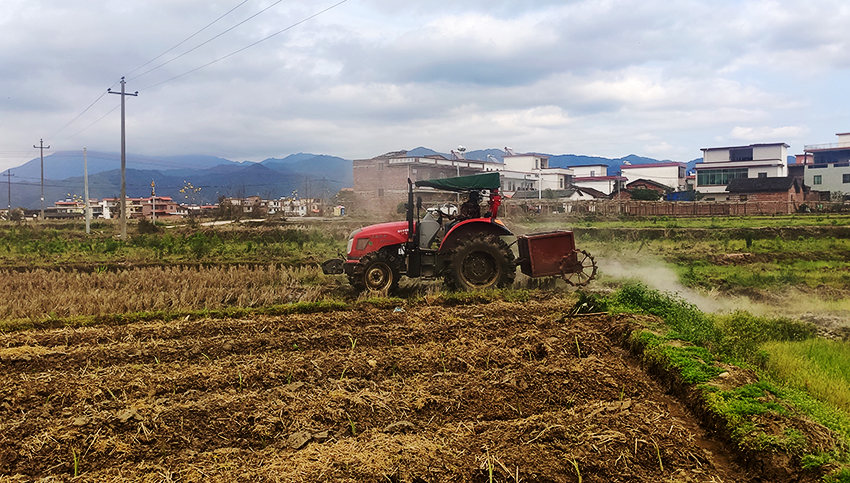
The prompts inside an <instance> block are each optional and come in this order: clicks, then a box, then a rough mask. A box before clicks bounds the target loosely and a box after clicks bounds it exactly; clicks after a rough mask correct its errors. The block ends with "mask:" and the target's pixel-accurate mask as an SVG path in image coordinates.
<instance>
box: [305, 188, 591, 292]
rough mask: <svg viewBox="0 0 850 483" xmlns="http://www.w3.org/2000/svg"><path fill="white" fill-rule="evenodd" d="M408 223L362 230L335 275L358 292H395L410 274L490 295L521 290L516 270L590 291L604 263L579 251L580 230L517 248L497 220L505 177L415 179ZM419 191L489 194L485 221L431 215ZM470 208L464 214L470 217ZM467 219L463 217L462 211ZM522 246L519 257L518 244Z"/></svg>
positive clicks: (335, 262)
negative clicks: (344, 277) (516, 283)
mask: <svg viewBox="0 0 850 483" xmlns="http://www.w3.org/2000/svg"><path fill="white" fill-rule="evenodd" d="M407 184H408V196H407V203H406V205H405V208H406V210H405V211H406V213H407V217H406V218H407V219H406V221H398V222H389V223H380V224H377V225H371V226H367V227H364V228H360V229H357V230H354V231H353V232H352V233H351V235H350V236H349V238H348V248H347V253H346V255H345V258H334V259H331V260H328V261H326V262H324V263H323V264H322V271H323V272H324V273H325V274H328V275H339V274H343V273H344V274H346V275H347V276H348V280H349V282H350V283H351V285H352V286H353V287H354V288H355V289H356V290H358V291H386V292H393V291H394V290H395V289H396V288H397V287H398V283H399V279H400V278H401V276H402V275H404V276H407V277H410V278H421V279H424V280H436V279H438V278H440V277H442V279H443V281H444V283H445V284H446V285H447V286H448V287H450V288H451V289H453V290H468V291H472V290H483V289H491V288H501V287H508V286H510V285H512V284H513V281H514V278H515V276H516V268H517V266H519V267H520V268H521V271H522V272H523V273H524V274H526V275H528V276H530V277H558V276H559V277H561V278H563V279H564V280H565V281H566V282H567V283H569V284H571V285H587V284H588V283H589V282H590V281H591V280H592V279H593V278H594V277H595V276H596V270H597V267H596V262H595V260H594V259H593V257H592V256H591V255H590V254H589V253H587V252H586V251H584V250H576V248H575V240H574V237H573V232H572V231H553V232H545V233H537V234H531V235H523V236H519V237H517V238H516V241H514V242H513V243H511V244H510V245H509V244H508V243H507V242H506V241H505V238H506V237H513V236H514V235H513V233H511V231H510V230H509V229H508V228H507V227H506V226H505V224H504V223H503V222H502V221H501V220H499V219H498V218H497V215H498V213H499V207H500V206H501V195H500V194H499V187H500V177H499V173H497V172H490V173H483V174H476V175H470V176H458V177H454V178H440V179H431V180H421V181H416V182H415V183H414V182H412V181H411V180H410V179H408V180H407ZM414 184H415V186H416V187H418V188H433V189H437V190H443V191H453V192H459V193H467V194H468V196H469V197H470V200H471V199H473V195H474V194H475V193H481V192H487V193H488V194H489V202H488V207H489V211H488V212H486V213H485V214H484V215H483V216H482V215H481V214H480V213H478V214H477V216H474V217H472V218H468V219H458V216H456V215H450V214H448V213H444V212H443V211H441V209H439V208H428V209H426V210H424V211H425V214H424V215H423V216H421V217H420V215H421V212H422V211H423V207H422V198H421V197H418V198H417V201H416V204H415V205H414V202H413V195H414V189H413V188H414ZM462 211H463V210H461V212H462ZM461 214H463V213H461ZM514 243H516V244H517V245H518V252H519V258H517V257H515V256H514V252H513V250H512V249H511V246H512V245H513V244H514Z"/></svg>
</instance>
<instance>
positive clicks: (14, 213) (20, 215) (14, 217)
mask: <svg viewBox="0 0 850 483" xmlns="http://www.w3.org/2000/svg"><path fill="white" fill-rule="evenodd" d="M23 219H24V210H23V209H22V208H12V210H11V211H9V220H11V221H14V222H17V223H20V222H21V220H23Z"/></svg>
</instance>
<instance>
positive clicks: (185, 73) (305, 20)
mask: <svg viewBox="0 0 850 483" xmlns="http://www.w3.org/2000/svg"><path fill="white" fill-rule="evenodd" d="M280 1H281V0H279V1H278V2H277V3H280ZM347 1H348V0H342V1H340V2H337V3H335V4H333V5H331V6H330V7H328V8H325V9H324V10H321V11H319V12H316V13H314V14H313V15H310V16H309V17H306V18H304V19H302V20H299V21H298V22H295V23H294V24H292V25H290V26H289V27H286V28H285V29H282V30H278V31H277V32H275V33H273V34H271V35H269V36H267V37H264V38H262V39H260V40H258V41H256V42H254V43H252V44H248V45H246V46H245V47H242V48H241V49H239V50H236V51H234V52H231V53H229V54H227V55H225V56H223V57H219V58H218V59H215V60H213V61H211V62H207V63H206V64H204V65H201V66H200V67H196V68H194V69H192V70H190V71H188V72H184V73H182V74H180V75H177V76H174V77H172V78H170V79H166V80H164V81H162V82H157V83H156V84H152V85H149V86H147V87H145V88H143V89H142V90H146V89H151V88H153V87H157V86H161V85H162V84H165V83H167V82H171V81H173V80H176V79H179V78H180V77H183V76H185V75H189V74H191V73H193V72H197V71H199V70H201V69H203V68H205V67H209V66H211V65H213V64H215V63H217V62H221V61H222V60H224V59H227V58H228V57H232V56H234V55H236V54H238V53H240V52H242V51H245V50H247V49H250V48H251V47H253V46H255V45H257V44H259V43H262V42H265V41H266V40H269V39H270V38H272V37H275V36H277V35H280V34H282V33H284V32H286V31H288V30H292V29H293V28H295V27H297V26H299V25H301V24H303V23H305V22H307V21H310V20H312V19H314V18H316V17H318V16H319V15H322V14H323V13H325V12H328V11H330V10H333V9H334V8H336V7H338V6H340V5H342V4H343V3H345V2H347ZM277 3H275V4H274V5H277ZM274 5H272V6H274ZM142 75H144V74H142ZM137 77H138V76H137Z"/></svg>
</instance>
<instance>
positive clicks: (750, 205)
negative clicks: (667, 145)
mask: <svg viewBox="0 0 850 483" xmlns="http://www.w3.org/2000/svg"><path fill="white" fill-rule="evenodd" d="M801 206H802V204H800V203H797V202H793V201H725V202H724V201H635V200H622V201H617V200H588V201H560V200H521V201H520V200H508V201H507V202H506V203H505V204H504V205H503V207H502V209H503V210H504V212H505V215H506V216H522V215H526V214H536V213H540V214H552V213H566V214H570V215H576V216H586V215H597V216H602V217H608V216H619V215H628V216H636V217H649V216H673V217H686V216H747V215H776V214H790V213H796V212H798V211H799V210H800V208H801ZM806 206H808V207H809V209H811V210H813V211H846V210H847V208H848V207H845V206H844V205H843V204H841V203H824V202H811V203H807V204H806Z"/></svg>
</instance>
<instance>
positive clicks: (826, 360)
mask: <svg viewBox="0 0 850 483" xmlns="http://www.w3.org/2000/svg"><path fill="white" fill-rule="evenodd" d="M762 349H763V350H764V352H765V354H766V355H765V357H764V359H765V360H764V363H763V365H764V368H765V369H766V370H767V371H768V372H769V373H770V374H771V376H773V377H775V378H777V379H779V380H782V381H785V382H786V384H788V385H790V386H792V387H794V388H797V389H801V390H805V391H807V392H808V393H810V394H811V395H812V396H815V397H817V398H818V399H820V400H823V401H827V402H829V403H831V404H834V405H835V406H837V407H838V408H841V409H842V410H844V411H847V412H849V413H850V344H848V343H847V342H842V341H834V340H825V339H809V340H803V341H797V342H770V343H766V344H764V345H763V346H762Z"/></svg>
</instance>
